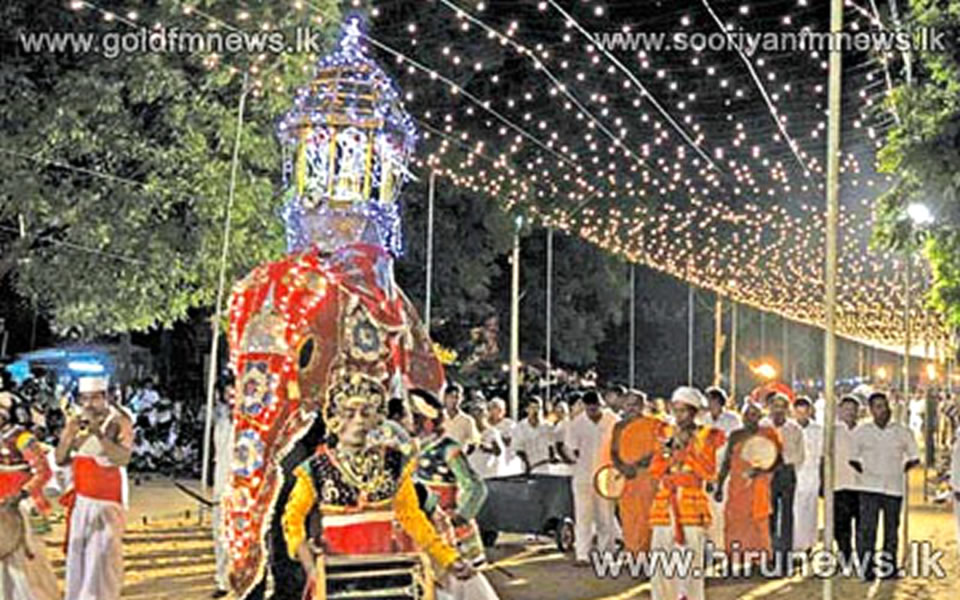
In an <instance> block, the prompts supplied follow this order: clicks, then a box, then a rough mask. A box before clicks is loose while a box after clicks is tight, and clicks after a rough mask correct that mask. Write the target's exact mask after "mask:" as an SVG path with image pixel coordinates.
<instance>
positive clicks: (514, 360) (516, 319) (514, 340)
mask: <svg viewBox="0 0 960 600" xmlns="http://www.w3.org/2000/svg"><path fill="white" fill-rule="evenodd" d="M521 227H523V217H519V216H518V217H517V221H516V228H515V229H514V232H513V261H512V262H513V264H512V265H511V266H512V267H513V272H512V277H511V282H510V283H511V284H510V416H511V417H512V418H513V419H514V420H516V419H518V418H519V416H518V415H519V414H520V228H521Z"/></svg>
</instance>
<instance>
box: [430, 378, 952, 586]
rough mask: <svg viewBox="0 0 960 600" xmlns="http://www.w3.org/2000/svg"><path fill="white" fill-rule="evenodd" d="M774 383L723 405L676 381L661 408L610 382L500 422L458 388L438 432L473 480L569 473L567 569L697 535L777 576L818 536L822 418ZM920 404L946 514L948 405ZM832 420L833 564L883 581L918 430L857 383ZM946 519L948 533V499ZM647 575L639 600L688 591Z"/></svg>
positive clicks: (498, 413)
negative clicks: (943, 452)
mask: <svg viewBox="0 0 960 600" xmlns="http://www.w3.org/2000/svg"><path fill="white" fill-rule="evenodd" d="M784 388H785V386H781V388H780V389H779V391H764V392H761V393H759V394H754V395H752V396H751V397H747V398H744V399H743V401H742V403H740V404H739V406H738V407H732V406H730V405H731V402H730V401H729V399H728V398H727V395H726V393H725V392H724V390H722V389H720V388H709V389H707V390H706V392H705V393H701V392H699V391H698V390H696V389H694V388H686V387H684V388H679V389H678V390H677V391H676V392H675V393H674V394H673V396H672V398H671V400H670V401H669V402H664V401H663V400H651V399H648V398H647V397H646V395H645V394H644V393H642V392H640V391H637V390H628V389H626V388H624V387H622V386H613V387H610V388H609V389H605V390H603V391H602V392H601V391H600V390H598V389H596V388H591V389H587V390H577V391H568V392H566V393H564V394H561V395H559V396H558V397H555V398H556V399H555V400H554V402H552V403H550V404H545V403H544V401H543V399H542V398H541V397H539V396H537V395H533V396H529V397H527V398H526V399H525V402H524V403H523V410H522V411H521V412H522V414H523V415H524V416H523V418H522V419H521V420H519V421H516V422H515V421H513V420H512V419H510V418H509V417H508V416H507V414H506V410H505V408H506V407H505V403H504V401H503V399H502V398H499V397H493V398H490V399H489V400H488V399H486V398H484V395H483V394H482V393H478V392H474V393H472V394H467V395H465V394H464V393H463V390H462V389H461V388H459V386H457V385H455V384H454V385H453V386H451V387H449V388H448V393H447V395H446V397H445V398H446V404H445V409H446V411H447V419H448V428H447V434H448V435H449V436H451V437H453V438H454V439H456V440H457V441H458V442H459V443H460V444H462V445H463V446H464V447H465V448H467V453H468V456H469V461H470V464H471V466H472V468H473V470H474V471H475V472H476V473H477V474H478V475H479V476H480V477H484V478H492V477H501V476H509V475H514V474H517V473H537V472H544V473H546V472H552V473H565V474H568V475H570V476H571V487H572V492H573V498H574V506H575V513H576V514H575V517H576V518H575V522H576V525H575V527H576V535H575V556H574V564H575V565H588V564H590V562H589V557H590V554H589V552H590V550H591V549H599V550H611V551H612V550H615V549H618V548H623V549H626V550H628V551H631V552H649V551H651V550H657V549H659V550H664V549H669V548H684V549H692V550H694V551H695V552H700V551H701V550H702V549H703V548H704V547H705V546H704V541H705V540H709V541H710V542H711V544H712V546H711V547H712V548H715V549H717V550H718V551H720V552H723V551H725V554H723V557H724V558H725V559H726V561H727V562H728V563H733V564H731V565H730V566H731V567H732V568H734V569H739V570H741V571H743V570H746V571H747V572H749V571H750V570H751V569H756V570H755V571H754V572H760V573H762V574H764V575H767V576H773V577H780V576H785V575H788V574H790V573H791V572H792V569H793V568H794V567H795V563H796V561H797V560H798V559H799V558H802V557H803V555H804V554H808V553H809V552H811V551H812V550H813V548H814V547H815V546H816V545H817V544H818V542H819V541H820V530H819V523H820V522H821V520H822V518H821V513H822V504H821V502H820V498H821V497H822V496H823V489H824V488H823V466H824V465H823V460H822V452H823V436H824V428H825V427H826V426H827V424H826V423H824V419H823V415H822V414H818V411H817V407H818V406H819V407H820V408H821V411H819V412H820V413H822V407H823V399H822V397H821V398H818V399H816V400H814V399H811V398H809V397H807V396H803V395H799V396H794V394H793V392H792V390H789V389H788V388H787V389H784ZM934 406H935V408H936V409H937V415H938V417H937V418H936V419H935V420H934V421H933V423H932V424H931V427H932V429H933V430H934V431H936V432H937V437H938V438H941V439H946V440H949V441H950V442H949V443H948V444H947V449H948V452H949V453H952V455H953V458H952V460H949V461H948V466H949V468H950V469H952V473H953V474H952V476H948V477H947V478H946V479H947V480H948V481H950V486H951V489H952V495H953V496H954V500H955V505H956V506H958V507H960V456H957V454H958V452H960V444H958V443H957V441H956V436H957V424H958V422H957V410H956V409H957V406H956V405H955V404H954V401H953V399H952V398H951V397H949V396H946V397H941V398H939V399H937V401H936V403H935V405H934ZM894 413H897V414H896V415H895V414H894ZM895 416H896V418H894V417H895ZM911 425H912V426H913V427H911ZM833 427H834V429H835V457H836V460H835V465H836V466H835V469H836V472H835V475H834V493H835V503H834V507H835V515H834V520H835V523H836V529H835V540H836V545H837V552H838V558H839V559H842V562H841V563H840V564H841V565H844V566H846V567H847V569H846V571H847V573H848V574H856V575H858V576H860V577H862V578H863V579H865V580H868V581H869V580H873V579H875V578H878V577H880V578H896V577H897V576H898V570H897V568H896V566H897V557H898V552H899V550H900V548H899V547H898V531H899V528H900V515H901V507H902V502H903V498H904V495H905V494H906V490H905V488H904V485H905V484H904V481H905V477H904V473H905V472H908V471H909V470H910V469H912V468H915V467H917V466H919V465H920V463H921V460H920V455H919V449H918V443H917V439H918V438H920V436H921V434H922V428H917V423H916V419H913V422H912V423H911V420H910V418H909V416H908V412H907V411H906V410H903V406H902V405H901V406H897V405H896V401H894V402H893V403H892V402H891V398H890V396H889V395H888V394H887V393H886V392H883V391H880V390H872V389H865V388H860V389H858V390H857V393H846V394H842V395H841V397H840V399H839V401H838V410H837V417H836V422H835V423H834V424H833ZM608 472H612V473H615V477H616V478H619V479H620V480H621V482H620V485H621V488H622V489H620V490H619V491H618V495H617V496H616V498H615V499H611V498H610V497H609V496H607V495H605V494H604V493H603V490H601V489H600V487H599V485H600V484H599V483H598V482H599V480H600V479H601V475H606V473H608ZM678 490H682V491H679V492H678ZM957 515H958V517H957V521H958V538H960V508H958V512H957ZM881 523H882V527H881ZM878 531H883V539H882V542H881V545H880V549H879V550H878V549H877V548H876V542H877V540H876V536H877V532H878ZM702 559H703V556H702V555H701V554H697V557H696V560H702ZM653 583H654V585H653V590H654V598H663V599H670V600H673V599H675V598H678V597H685V598H689V599H695V598H702V597H703V586H702V580H700V581H699V582H697V581H679V580H671V581H666V580H663V579H660V580H657V581H654V582H653Z"/></svg>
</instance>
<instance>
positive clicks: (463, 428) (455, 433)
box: [443, 412, 480, 446]
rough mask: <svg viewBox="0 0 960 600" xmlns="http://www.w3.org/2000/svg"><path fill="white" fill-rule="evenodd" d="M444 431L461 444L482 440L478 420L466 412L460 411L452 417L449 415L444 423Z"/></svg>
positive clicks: (475, 442)
mask: <svg viewBox="0 0 960 600" xmlns="http://www.w3.org/2000/svg"><path fill="white" fill-rule="evenodd" d="M443 432H444V433H445V434H447V436H448V437H450V438H452V439H454V440H456V441H457V443H459V444H460V445H461V446H466V445H467V444H477V443H479V442H480V430H478V429H477V422H476V421H474V420H473V417H471V416H470V415H468V414H466V413H464V412H458V413H457V414H456V416H455V417H453V418H452V419H451V418H449V417H448V418H447V421H446V423H444V425H443Z"/></svg>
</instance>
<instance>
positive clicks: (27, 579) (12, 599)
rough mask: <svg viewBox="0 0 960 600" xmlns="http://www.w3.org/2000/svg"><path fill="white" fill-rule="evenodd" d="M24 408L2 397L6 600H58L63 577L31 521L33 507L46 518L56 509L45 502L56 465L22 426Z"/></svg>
mask: <svg viewBox="0 0 960 600" xmlns="http://www.w3.org/2000/svg"><path fill="white" fill-rule="evenodd" d="M18 404H21V401H20V400H19V398H17V397H16V396H14V395H13V394H9V393H7V392H0V516H2V517H3V521H2V527H0V535H2V536H3V538H2V539H0V600H55V599H56V598H58V597H59V594H60V592H59V590H57V577H56V575H54V574H53V569H52V568H51V567H50V563H49V561H47V557H46V554H45V553H44V544H43V542H42V541H37V540H35V539H34V538H33V535H32V532H31V527H30V522H29V504H31V503H32V504H33V506H34V507H36V509H37V510H38V511H40V512H41V514H46V513H47V512H49V510H50V505H49V503H47V501H46V500H45V499H44V497H43V488H44V486H45V485H46V484H47V482H48V481H49V480H50V478H51V472H50V466H49V464H48V463H47V460H46V456H45V455H44V453H43V449H42V448H41V446H40V442H38V441H37V440H36V439H35V438H34V436H33V434H31V433H30V432H29V431H28V430H27V429H26V428H25V427H23V426H22V425H23V424H22V422H19V420H18V418H17V416H16V415H17V413H18V412H19V411H18ZM20 408H21V409H22V408H23V406H22V404H21V406H20Z"/></svg>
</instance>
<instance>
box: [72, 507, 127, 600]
mask: <svg viewBox="0 0 960 600" xmlns="http://www.w3.org/2000/svg"><path fill="white" fill-rule="evenodd" d="M125 526H126V519H125V517H124V511H123V507H122V506H121V505H119V504H117V503H115V502H104V501H101V500H92V499H90V498H85V497H83V496H77V503H76V505H75V506H74V507H73V512H72V514H71V517H70V540H69V541H68V543H67V589H66V595H65V600H119V598H120V590H121V588H122V587H123V530H124V527H125Z"/></svg>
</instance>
